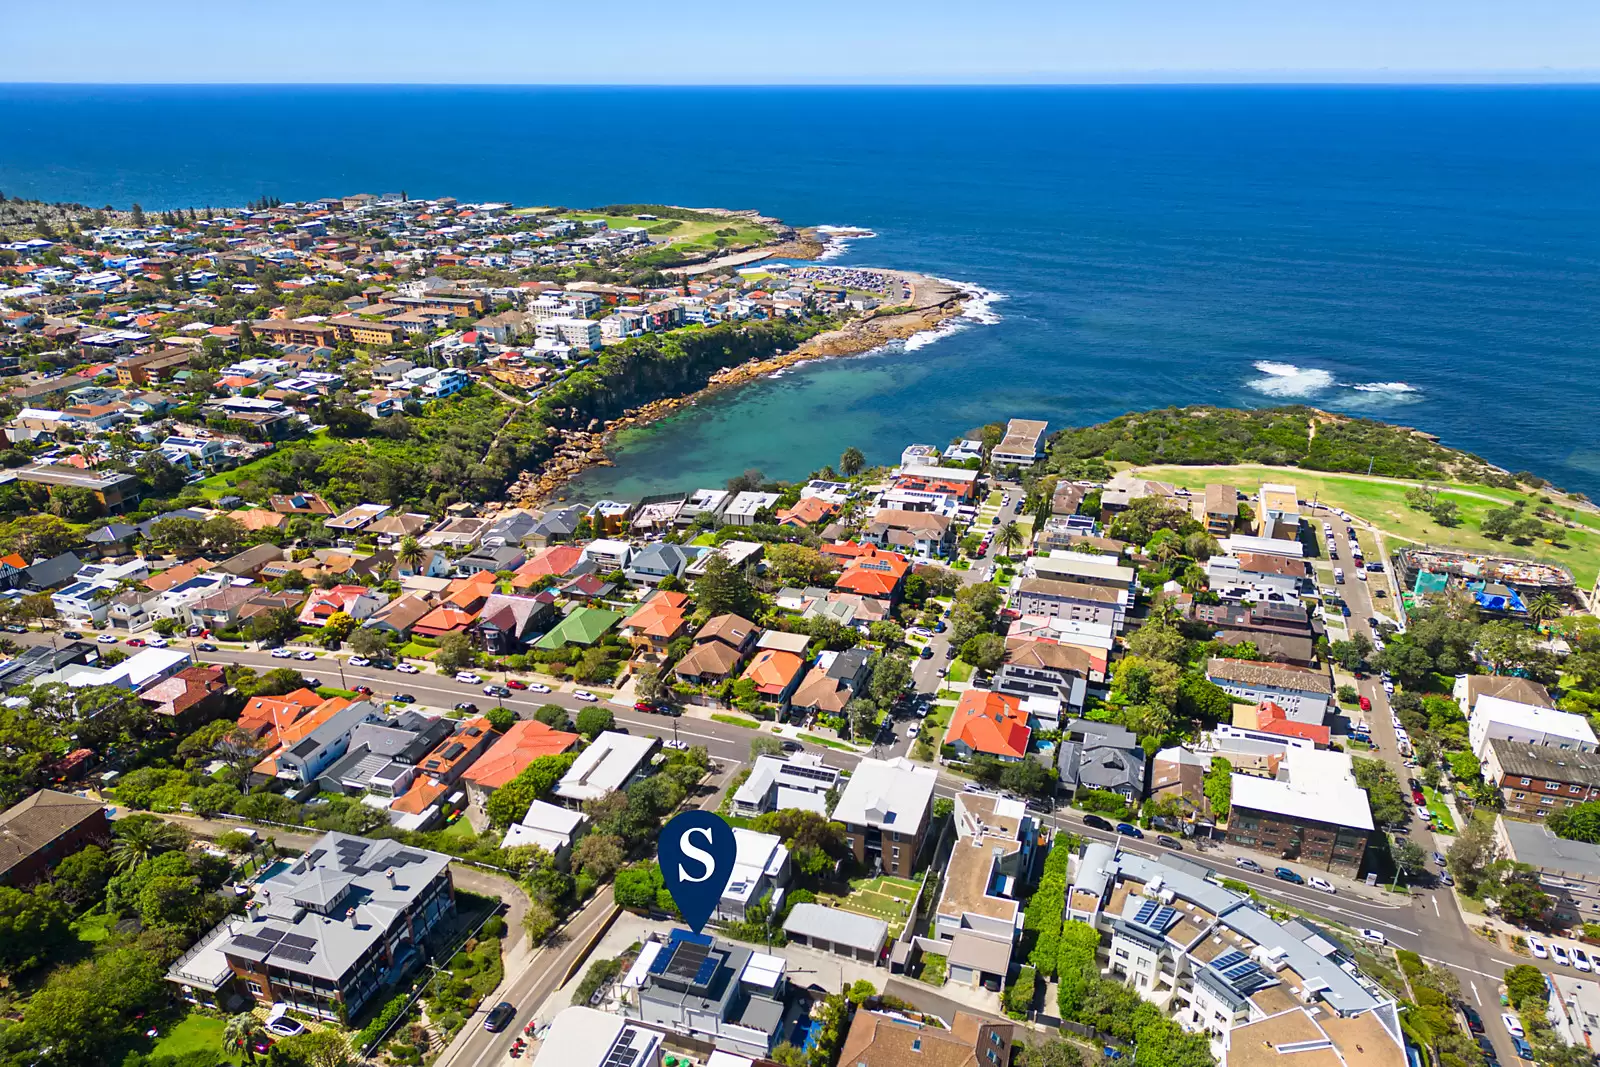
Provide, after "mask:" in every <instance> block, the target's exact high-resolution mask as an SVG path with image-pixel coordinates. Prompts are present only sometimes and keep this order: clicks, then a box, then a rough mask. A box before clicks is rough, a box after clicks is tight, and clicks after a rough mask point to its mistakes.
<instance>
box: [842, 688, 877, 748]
mask: <svg viewBox="0 0 1600 1067" xmlns="http://www.w3.org/2000/svg"><path fill="white" fill-rule="evenodd" d="M844 717H845V721H847V722H848V723H849V724H850V736H851V737H853V738H855V739H856V741H858V742H861V741H867V740H870V739H871V738H872V735H873V733H874V732H875V730H876V728H877V725H878V707H877V705H876V704H874V703H873V702H872V701H870V700H863V699H861V698H860V697H857V698H855V699H854V700H852V701H850V702H849V703H848V704H846V705H845V706H844Z"/></svg>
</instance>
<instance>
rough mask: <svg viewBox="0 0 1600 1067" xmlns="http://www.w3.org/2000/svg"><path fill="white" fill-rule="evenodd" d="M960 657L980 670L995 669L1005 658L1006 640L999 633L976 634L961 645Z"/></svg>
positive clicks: (989, 670)
mask: <svg viewBox="0 0 1600 1067" xmlns="http://www.w3.org/2000/svg"><path fill="white" fill-rule="evenodd" d="M961 658H962V659H963V660H965V661H967V662H968V663H970V664H972V665H973V666H974V667H976V668H978V669H979V670H980V671H986V672H994V671H997V670H999V669H1000V665H1001V664H1002V663H1004V662H1005V659H1006V640H1005V638H1003V637H1001V636H1000V635H999V634H978V635H977V636H976V637H972V638H969V639H968V640H967V642H966V644H964V645H962V646H961Z"/></svg>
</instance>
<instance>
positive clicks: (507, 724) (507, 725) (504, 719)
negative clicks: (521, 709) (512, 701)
mask: <svg viewBox="0 0 1600 1067" xmlns="http://www.w3.org/2000/svg"><path fill="white" fill-rule="evenodd" d="M483 715H484V718H486V719H488V720H489V725H490V726H491V727H493V728H494V731H495V733H500V734H503V733H505V732H506V731H507V730H509V729H511V727H512V726H513V725H515V724H516V721H517V713H516V712H514V711H512V710H511V709H510V708H506V707H499V706H496V707H492V708H490V709H489V710H488V711H486V712H484V713H483Z"/></svg>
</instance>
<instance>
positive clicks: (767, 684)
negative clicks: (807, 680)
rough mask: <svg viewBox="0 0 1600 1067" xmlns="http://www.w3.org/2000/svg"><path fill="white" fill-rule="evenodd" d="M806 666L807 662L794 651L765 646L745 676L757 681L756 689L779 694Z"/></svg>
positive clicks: (752, 661)
mask: <svg viewBox="0 0 1600 1067" xmlns="http://www.w3.org/2000/svg"><path fill="white" fill-rule="evenodd" d="M804 667H805V662H804V661H803V660H802V659H801V658H800V657H799V656H797V655H795V654H794V653H793V652H784V651H782V650H781V649H776V648H763V649H762V650H761V651H760V652H759V653H757V654H756V658H755V659H753V660H751V661H750V666H748V667H746V668H745V671H744V677H746V678H748V679H750V680H751V681H752V682H754V683H756V689H758V690H760V691H761V693H763V694H764V695H767V696H777V695H779V694H781V693H782V692H783V691H784V690H785V689H787V688H788V687H789V683H790V682H792V681H794V677H795V675H797V674H799V673H800V671H801V670H802V669H803V668H804Z"/></svg>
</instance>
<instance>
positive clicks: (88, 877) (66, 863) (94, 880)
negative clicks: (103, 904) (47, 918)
mask: <svg viewBox="0 0 1600 1067" xmlns="http://www.w3.org/2000/svg"><path fill="white" fill-rule="evenodd" d="M110 880H111V857H110V856H107V855H106V850H105V849H103V848H101V847H100V846H99V845H89V846H87V847H85V848H81V849H79V850H78V851H77V852H74V853H73V854H72V855H70V856H68V857H67V858H66V859H64V860H62V861H61V862H60V863H58V864H56V869H55V870H53V871H51V872H50V884H51V886H52V887H54V889H55V893H56V896H58V897H60V898H61V899H62V900H64V901H66V902H67V903H68V904H71V905H74V906H82V905H84V904H87V903H89V902H90V901H94V900H98V899H100V894H101V893H103V892H105V888H106V883H107V882H108V881H110Z"/></svg>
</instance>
